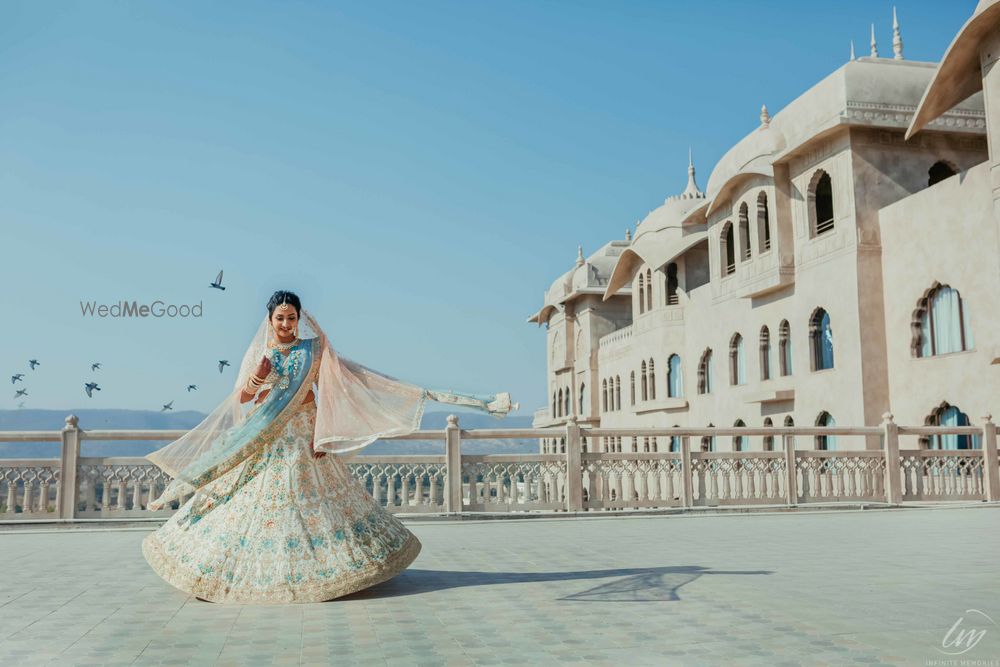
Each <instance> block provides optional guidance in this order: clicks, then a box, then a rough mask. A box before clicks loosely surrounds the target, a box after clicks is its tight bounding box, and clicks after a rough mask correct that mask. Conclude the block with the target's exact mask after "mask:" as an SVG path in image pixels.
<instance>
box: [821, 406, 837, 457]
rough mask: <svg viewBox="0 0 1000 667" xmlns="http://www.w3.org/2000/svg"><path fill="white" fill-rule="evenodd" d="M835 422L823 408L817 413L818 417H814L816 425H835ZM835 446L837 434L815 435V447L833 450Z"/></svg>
mask: <svg viewBox="0 0 1000 667" xmlns="http://www.w3.org/2000/svg"><path fill="white" fill-rule="evenodd" d="M836 425H837V422H836V421H834V419H833V416H832V415H831V414H830V413H829V412H826V411H825V410H824V411H823V412H821V413H819V417H817V418H816V426H836ZM836 448H837V436H835V435H817V436H816V449H822V450H833V449H836Z"/></svg>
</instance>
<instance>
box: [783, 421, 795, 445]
mask: <svg viewBox="0 0 1000 667" xmlns="http://www.w3.org/2000/svg"><path fill="white" fill-rule="evenodd" d="M785 426H786V427H792V426H795V420H794V419H792V416H791V415H785ZM788 446H789V447H790V448H791V449H795V436H794V435H790V436H788Z"/></svg>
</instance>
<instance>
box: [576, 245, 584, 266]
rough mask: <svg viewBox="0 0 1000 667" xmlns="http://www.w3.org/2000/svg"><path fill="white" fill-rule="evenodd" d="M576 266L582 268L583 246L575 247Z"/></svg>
mask: <svg viewBox="0 0 1000 667" xmlns="http://www.w3.org/2000/svg"><path fill="white" fill-rule="evenodd" d="M576 265H577V266H583V246H582V245H578V246H577V247H576Z"/></svg>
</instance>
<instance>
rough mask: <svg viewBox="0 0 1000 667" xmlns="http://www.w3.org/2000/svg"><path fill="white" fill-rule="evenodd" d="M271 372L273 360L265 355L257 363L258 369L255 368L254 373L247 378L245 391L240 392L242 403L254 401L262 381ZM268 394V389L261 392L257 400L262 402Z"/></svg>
mask: <svg viewBox="0 0 1000 667" xmlns="http://www.w3.org/2000/svg"><path fill="white" fill-rule="evenodd" d="M270 372H271V360H270V359H268V358H267V356H266V355H265V356H264V357H263V358H262V359H261V360H260V363H259V364H257V368H256V370H254V372H253V375H252V376H251V377H250V379H249V380H247V383H246V386H244V387H243V391H241V392H240V403H246V402H248V401H252V400H253V399H254V396H256V395H257V390H258V389H259V388H260V385H261V383H263V382H264V379H265V378H266V377H267V376H268V374H269V373H270ZM265 396H267V391H266V390H265V391H263V392H261V395H260V398H258V399H257V402H258V403H260V402H261V401H263V400H264V397H265Z"/></svg>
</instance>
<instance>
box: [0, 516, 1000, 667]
mask: <svg viewBox="0 0 1000 667" xmlns="http://www.w3.org/2000/svg"><path fill="white" fill-rule="evenodd" d="M975 505H976V506H967V507H949V508H929V509H913V508H905V509H889V510H871V509H869V510H860V511H859V510H833V511H827V512H815V511H813V512H805V511H798V512H780V513H728V514H708V515H698V516H692V515H676V516H631V517H593V518H589V517H588V518H544V519H522V520H492V521H490V520H481V521H437V522H434V521H428V520H426V519H417V518H414V519H407V525H408V526H409V527H410V528H411V530H413V531H414V532H415V533H416V534H417V536H418V537H419V538H420V539H421V541H422V542H423V544H424V548H423V551H422V553H421V554H420V556H419V558H418V559H417V560H416V561H415V562H414V564H413V565H412V566H411V567H410V569H409V570H407V571H406V572H405V573H403V574H402V575H400V576H399V577H397V578H396V579H394V580H391V581H389V582H386V583H384V584H382V585H379V586H377V587H374V588H371V589H368V590H366V591H362V592H360V593H357V594H355V595H353V596H350V597H347V598H342V599H340V600H336V601H333V602H327V603H322V604H312V605H289V606H239V605H217V604H211V603H204V602H200V601H198V600H195V599H194V598H192V597H189V596H187V595H185V594H184V593H181V592H180V591H177V590H175V589H173V588H171V587H170V586H168V585H167V584H165V583H164V582H163V581H161V580H160V579H159V578H158V577H157V576H156V575H155V574H154V573H153V572H152V571H151V570H150V569H149V568H148V566H147V565H146V563H145V561H144V560H143V558H142V555H141V554H140V551H139V544H140V541H141V540H142V538H143V536H144V535H145V534H146V533H147V531H148V530H150V529H151V527H141V528H134V527H133V528H106V527H103V528H97V529H81V528H79V527H73V528H70V527H66V528H56V529H51V528H50V529H38V528H32V529H29V528H25V527H20V528H13V529H9V530H5V531H4V532H0V554H2V559H3V574H2V575H0V605H2V607H3V609H2V613H0V664H3V665H12V666H13V665H17V666H18V667H23V666H25V665H34V664H46V663H53V664H60V665H86V664H90V665H132V664H135V665H157V664H170V665H202V664H204V665H212V664H217V665H299V664H338V665H341V664H370V665H498V664H519V665H521V664H544V665H554V664H596V665H620V664H629V665H632V664H657V665H719V664H733V665H739V664H747V665H752V664H759V665H779V666H780V665H799V664H805V665H845V664H846V665H883V664H890V665H897V664H911V665H944V664H954V665H959V664H992V665H996V664H1000V626H992V625H990V623H989V621H987V620H986V619H985V618H984V617H982V616H981V615H979V614H978V613H973V612H967V611H966V610H969V609H976V610H979V611H981V612H985V613H986V614H989V615H990V616H991V617H992V618H993V619H997V620H998V622H1000V564H998V563H1000V561H998V554H1000V506H997V505H996V504H990V505H986V504H983V503H976V504H975ZM959 618H964V619H965V621H964V622H963V624H962V626H961V627H962V628H964V629H979V630H986V633H985V635H983V636H982V638H981V640H980V642H979V643H978V644H977V645H976V646H975V647H974V648H972V649H970V650H968V651H967V652H966V653H964V654H962V655H961V656H959V657H958V658H956V662H947V660H948V657H947V656H945V655H944V654H942V653H940V652H939V651H938V648H940V647H941V646H942V640H943V639H944V638H945V636H946V633H947V632H948V630H949V629H950V628H951V627H952V626H953V625H954V624H955V623H956V621H957V620H958V619H959ZM952 636H953V638H954V635H952ZM950 650H952V651H957V650H958V649H950ZM961 659H965V660H967V661H972V660H976V661H986V662H975V663H973V662H965V663H962V662H958V660H961ZM991 660H992V661H993V662H990V661H991ZM942 661H945V662H942Z"/></svg>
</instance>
